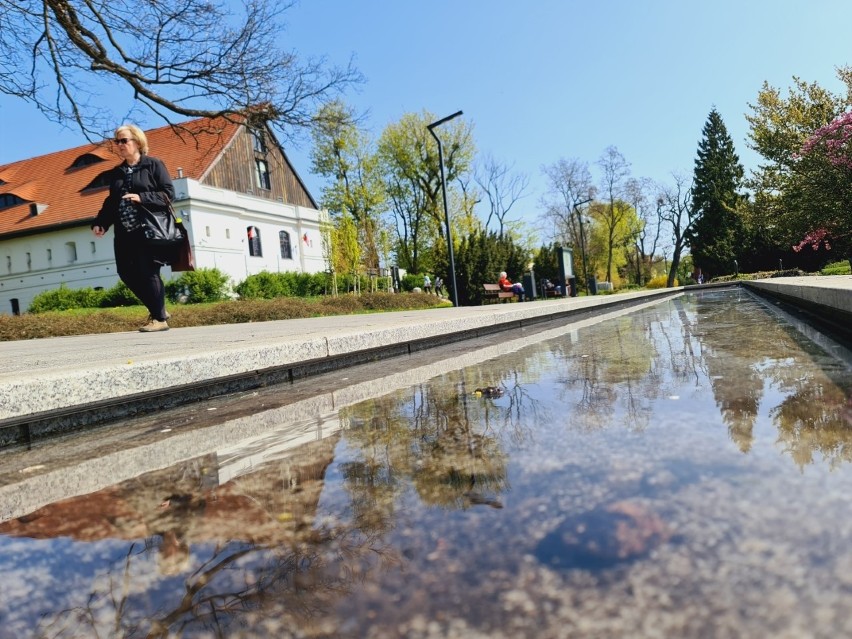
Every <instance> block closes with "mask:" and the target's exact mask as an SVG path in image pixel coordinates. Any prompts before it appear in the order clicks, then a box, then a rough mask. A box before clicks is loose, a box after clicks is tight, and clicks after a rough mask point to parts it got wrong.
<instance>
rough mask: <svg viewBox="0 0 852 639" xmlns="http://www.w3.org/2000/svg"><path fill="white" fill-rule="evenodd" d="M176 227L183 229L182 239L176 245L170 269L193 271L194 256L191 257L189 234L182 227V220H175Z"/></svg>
mask: <svg viewBox="0 0 852 639" xmlns="http://www.w3.org/2000/svg"><path fill="white" fill-rule="evenodd" d="M177 225H178V228H180V229H181V230H182V231H183V241H182V242H181V243H180V244H179V245H178V247H177V249H176V253H175V256H174V260H173V261H172V262H170V265H171V267H172V271H194V270H195V258H194V257H192V246H190V244H189V234H188V233H187V232H186V229H185V228H183V223H182V222H177Z"/></svg>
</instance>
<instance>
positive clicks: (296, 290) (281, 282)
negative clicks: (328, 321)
mask: <svg viewBox="0 0 852 639" xmlns="http://www.w3.org/2000/svg"><path fill="white" fill-rule="evenodd" d="M330 277H331V276H330V275H329V274H327V273H313V274H311V273H296V272H291V271H288V272H285V273H270V272H269V271H262V272H260V273H256V274H255V275H249V276H248V277H247V278H246V279H244V280H243V281H242V282H240V283H239V284H237V285H236V286H235V287H234V291H235V292H236V293H237V295H239V296H240V297H241V298H242V299H266V300H271V299H275V298H276V297H313V296H316V295H323V294H325V293H326V291H327V290H330V289H331V284H330V280H329V278H330ZM347 283H348V280H346V278H345V277H344V276H338V278H337V286H338V289H339V290H346V285H347Z"/></svg>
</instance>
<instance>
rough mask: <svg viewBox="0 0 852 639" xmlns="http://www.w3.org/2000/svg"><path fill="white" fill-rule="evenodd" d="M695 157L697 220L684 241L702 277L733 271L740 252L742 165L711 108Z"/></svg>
mask: <svg viewBox="0 0 852 639" xmlns="http://www.w3.org/2000/svg"><path fill="white" fill-rule="evenodd" d="M702 136H703V137H702V140H701V142H700V143H699V145H698V157H697V158H696V159H695V171H694V181H693V186H692V200H693V206H694V210H695V213H696V220H695V223H694V224H693V225H692V227H691V228H690V229H689V231H688V232H687V237H686V241H687V243H688V244H689V246H690V249H691V252H692V258H693V262H694V264H695V267H696V268H700V269H701V270H702V271H703V272H704V273H705V277H708V276H713V275H721V274H725V273H732V272H733V270H734V260H735V259H737V257H738V256H739V254H740V246H741V244H742V240H743V224H742V218H741V216H740V212H739V210H740V208H741V203H742V201H743V196H742V195H740V194H739V192H738V191H739V189H740V187H741V186H742V181H743V175H744V171H743V167H742V165H741V164H740V159H739V157H738V156H737V154H736V152H735V151H734V143H733V141H732V140H731V136H730V135H728V130H727V128H726V127H725V123H724V122H723V121H722V116H721V115H719V112H718V111H716V109H715V108H713V109H712V110H711V111H710V115H709V116H708V117H707V123H706V124H705V125H704V129H703V131H702Z"/></svg>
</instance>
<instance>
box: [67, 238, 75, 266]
mask: <svg viewBox="0 0 852 639" xmlns="http://www.w3.org/2000/svg"><path fill="white" fill-rule="evenodd" d="M65 255H66V256H67V257H68V263H69V264H73V263H74V262H76V261H77V243H76V242H65Z"/></svg>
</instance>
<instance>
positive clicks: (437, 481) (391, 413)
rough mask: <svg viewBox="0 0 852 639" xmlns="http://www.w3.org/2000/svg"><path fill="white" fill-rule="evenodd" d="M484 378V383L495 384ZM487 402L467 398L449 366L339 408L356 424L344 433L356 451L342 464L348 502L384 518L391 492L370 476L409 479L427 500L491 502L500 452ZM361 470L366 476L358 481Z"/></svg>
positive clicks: (501, 466)
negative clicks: (434, 379) (407, 386)
mask: <svg viewBox="0 0 852 639" xmlns="http://www.w3.org/2000/svg"><path fill="white" fill-rule="evenodd" d="M480 381H482V380H480ZM490 382H491V383H487V384H484V385H496V384H497V383H499V382H497V380H495V379H491V380H490ZM483 383H484V382H483ZM476 387H477V386H474V388H476ZM516 400H517V397H516ZM495 408H496V407H495V406H494V405H493V403H492V402H491V401H490V400H489V399H484V398H474V395H473V393H472V389H471V388H470V386H469V385H468V383H467V380H466V379H464V377H463V376H462V375H461V374H459V373H458V372H456V373H453V374H449V375H447V377H446V378H445V379H444V380H442V381H441V382H440V383H433V384H429V385H422V386H417V387H415V388H413V389H411V391H410V392H409V393H407V394H404V395H392V396H387V397H383V398H379V399H376V400H372V401H368V402H364V403H362V404H360V405H358V406H356V407H354V408H352V409H350V410H347V411H346V416H347V418H348V419H349V422H350V423H351V424H353V425H357V426H356V427H353V428H352V429H351V430H350V431H349V432H348V433H347V439H349V440H351V441H352V442H353V443H356V444H357V449H358V452H359V453H360V459H359V460H358V461H356V462H347V463H344V464H342V467H343V469H344V471H343V472H344V476H345V477H346V480H347V481H346V486H347V489H348V490H349V492H350V494H351V495H352V497H351V502H352V503H353V504H358V503H366V504H369V507H372V508H377V509H378V510H379V511H380V512H384V513H385V514H384V516H383V517H382V519H384V520H388V519H389V518H390V517H389V514H388V513H387V511H388V510H389V509H392V508H393V503H394V498H395V496H396V494H395V492H394V491H392V490H380V491H376V489H375V484H376V483H375V482H374V481H372V478H374V477H381V478H388V479H390V478H397V481H396V482H393V483H396V484H397V485H398V484H399V480H402V479H403V478H404V479H405V480H406V482H408V481H410V482H411V484H412V485H413V486H414V487H415V489H416V491H417V494H418V495H419V497H420V499H421V500H422V501H423V502H424V503H426V504H429V505H437V506H442V507H445V508H467V507H469V506H471V505H477V504H482V503H484V504H488V505H493V506H496V505H499V495H500V494H501V493H502V492H503V491H504V490H505V489H506V488H507V478H506V454H505V452H504V451H503V448H502V444H501V442H500V438H499V436H498V435H497V434H496V433H495V432H494V431H493V429H492V428H491V426H490V422H491V420H492V419H493V414H492V411H494V410H495ZM512 410H513V404H512V403H510V404H509V406H508V407H501V408H499V409H497V410H496V412H497V413H498V414H502V415H503V416H506V415H507V414H511V411H512ZM367 475H368V476H369V478H370V479H371V480H370V481H364V480H363V478H364V477H365V476H367ZM383 483H385V484H386V483H391V482H383Z"/></svg>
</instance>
